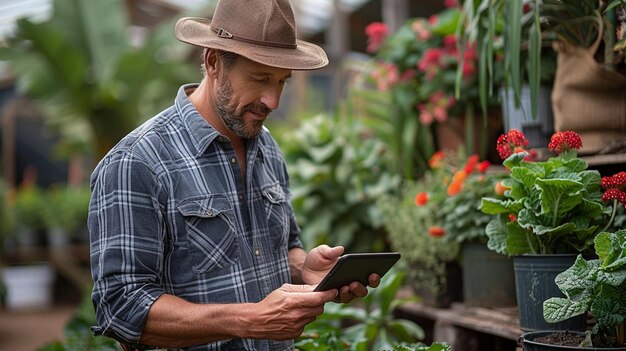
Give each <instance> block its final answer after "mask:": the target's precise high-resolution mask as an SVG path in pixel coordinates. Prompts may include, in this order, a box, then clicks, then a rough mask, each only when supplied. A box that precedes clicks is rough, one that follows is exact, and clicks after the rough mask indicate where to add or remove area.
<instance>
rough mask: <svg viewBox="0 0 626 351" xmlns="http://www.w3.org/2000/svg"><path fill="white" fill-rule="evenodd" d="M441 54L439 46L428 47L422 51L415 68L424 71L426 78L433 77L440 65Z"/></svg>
mask: <svg viewBox="0 0 626 351" xmlns="http://www.w3.org/2000/svg"><path fill="white" fill-rule="evenodd" d="M442 56H443V50H442V49H440V48H429V49H427V50H426V51H424V55H423V56H422V59H421V60H419V62H418V63H417V68H418V69H419V70H420V71H422V72H425V73H426V79H428V80H431V79H433V78H434V77H435V75H436V74H437V72H438V71H439V69H440V68H441V67H442V63H441V58H442Z"/></svg>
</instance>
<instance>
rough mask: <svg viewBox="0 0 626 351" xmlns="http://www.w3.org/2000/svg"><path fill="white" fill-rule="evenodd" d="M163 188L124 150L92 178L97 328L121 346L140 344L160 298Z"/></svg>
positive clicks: (91, 246)
mask: <svg viewBox="0 0 626 351" xmlns="http://www.w3.org/2000/svg"><path fill="white" fill-rule="evenodd" d="M161 189H162V187H161V186H160V185H159V181H158V178H157V176H156V174H155V172H153V171H152V169H151V168H150V167H149V166H148V164H147V163H145V162H144V161H142V160H140V159H138V158H137V157H135V156H133V155H132V154H131V153H129V152H128V151H125V152H117V153H114V154H111V155H109V156H107V158H106V159H104V160H103V161H102V162H101V163H100V164H99V166H98V167H97V168H96V170H95V171H94V173H93V174H92V177H91V190H92V197H91V201H90V204H89V219H88V225H89V233H90V252H91V271H92V276H93V280H94V287H93V291H92V300H93V303H94V307H95V310H96V318H97V322H98V327H96V328H99V329H100V330H99V332H100V333H102V334H103V335H106V336H109V337H112V338H115V339H117V340H119V341H122V342H125V343H131V344H137V343H139V339H140V338H141V334H142V331H143V328H144V325H145V321H146V318H147V315H148V310H149V309H150V306H151V305H152V303H153V302H154V301H155V300H156V299H157V298H158V297H159V296H161V295H162V294H163V293H164V289H163V288H162V285H161V283H162V275H163V272H162V270H163V268H162V267H163V247H164V240H165V238H164V237H165V233H164V232H165V225H164V216H163V209H162V206H161V205H160V204H159V201H158V198H159V193H160V192H161Z"/></svg>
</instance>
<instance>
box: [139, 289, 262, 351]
mask: <svg viewBox="0 0 626 351" xmlns="http://www.w3.org/2000/svg"><path fill="white" fill-rule="evenodd" d="M243 305H244V304H194V303H190V302H188V301H185V300H183V299H181V298H178V297H176V296H173V295H167V294H166V295H162V296H161V297H159V298H158V299H157V300H156V301H155V302H154V303H153V304H152V306H151V307H150V311H149V312H148V319H147V321H146V325H145V328H144V331H143V334H142V336H141V343H142V344H144V345H149V346H155V347H160V348H184V347H190V346H194V345H201V344H207V343H209V342H212V341H217V340H223V339H232V338H241V337H246V336H245V335H241V333H242V332H243V331H245V330H246V329H247V328H246V325H249V323H250V321H249V320H247V319H249V318H250V317H251V316H250V313H248V312H246V311H249V309H248V308H246V307H245V306H243Z"/></svg>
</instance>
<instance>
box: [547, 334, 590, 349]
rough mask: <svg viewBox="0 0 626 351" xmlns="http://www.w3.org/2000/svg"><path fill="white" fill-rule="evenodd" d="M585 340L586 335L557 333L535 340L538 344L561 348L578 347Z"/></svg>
mask: <svg viewBox="0 0 626 351" xmlns="http://www.w3.org/2000/svg"><path fill="white" fill-rule="evenodd" d="M584 339H585V337H584V335H581V334H579V333H570V332H567V331H566V332H556V333H552V334H548V335H545V336H541V337H538V338H536V339H535V341H536V342H541V343H544V344H550V345H559V346H571V347H576V346H578V345H580V343H581V342H582V341H583V340H584Z"/></svg>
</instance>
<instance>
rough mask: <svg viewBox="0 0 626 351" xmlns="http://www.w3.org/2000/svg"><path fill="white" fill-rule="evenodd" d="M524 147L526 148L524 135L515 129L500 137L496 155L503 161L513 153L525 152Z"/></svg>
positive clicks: (526, 141) (526, 143) (526, 142)
mask: <svg viewBox="0 0 626 351" xmlns="http://www.w3.org/2000/svg"><path fill="white" fill-rule="evenodd" d="M526 147H528V140H526V136H525V135H524V133H522V132H520V131H519V130H517V129H511V130H509V131H508V133H505V134H502V135H500V137H499V138H498V141H497V144H496V148H497V149H498V154H499V155H500V158H501V159H503V160H506V159H507V158H508V157H509V156H511V155H513V154H514V153H518V152H522V151H526V150H525V148H526Z"/></svg>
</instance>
